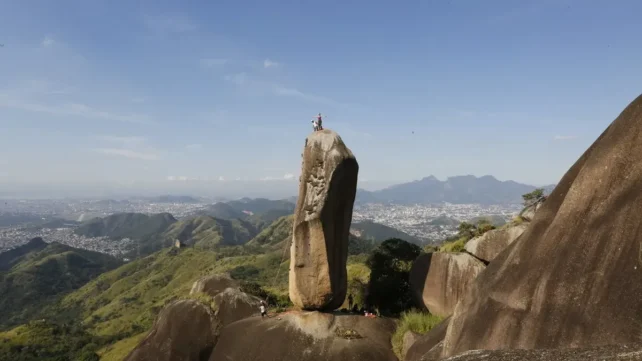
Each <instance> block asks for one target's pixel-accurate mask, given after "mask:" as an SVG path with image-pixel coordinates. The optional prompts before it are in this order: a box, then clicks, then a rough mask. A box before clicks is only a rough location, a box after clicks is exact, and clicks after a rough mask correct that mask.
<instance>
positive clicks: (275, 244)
mask: <svg viewBox="0 0 642 361" xmlns="http://www.w3.org/2000/svg"><path fill="white" fill-rule="evenodd" d="M293 221H294V215H289V216H285V217H281V218H279V219H277V220H275V221H274V222H273V223H272V224H270V225H269V226H268V227H267V228H265V229H264V230H263V231H261V233H259V234H258V235H257V236H256V237H254V239H252V240H251V241H250V242H249V243H248V245H249V246H252V245H255V246H267V247H269V248H270V249H281V248H282V246H283V242H289V241H290V240H291V239H292V222H293Z"/></svg>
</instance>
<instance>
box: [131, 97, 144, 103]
mask: <svg viewBox="0 0 642 361" xmlns="http://www.w3.org/2000/svg"><path fill="white" fill-rule="evenodd" d="M129 101H130V102H132V103H137V104H140V103H144V102H146V101H147V98H146V97H132V98H130V99H129Z"/></svg>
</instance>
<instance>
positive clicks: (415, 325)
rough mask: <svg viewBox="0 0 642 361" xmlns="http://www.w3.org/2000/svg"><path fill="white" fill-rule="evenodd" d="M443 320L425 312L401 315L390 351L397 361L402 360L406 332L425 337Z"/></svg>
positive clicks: (411, 312) (411, 311) (414, 311)
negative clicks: (391, 350) (393, 353)
mask: <svg viewBox="0 0 642 361" xmlns="http://www.w3.org/2000/svg"><path fill="white" fill-rule="evenodd" d="M442 320H443V318H441V317H438V316H435V315H432V314H430V313H427V312H421V311H417V310H410V311H407V312H404V313H402V314H401V318H400V319H399V322H398V324H397V330H396V331H395V333H394V334H393V335H392V349H393V351H394V352H395V355H397V357H398V358H399V360H402V359H403V355H402V351H403V336H404V335H405V334H406V332H408V331H412V332H414V333H418V334H420V335H425V334H426V333H428V331H430V330H432V329H433V327H435V326H437V325H438V324H439V323H440V322H441V321H442Z"/></svg>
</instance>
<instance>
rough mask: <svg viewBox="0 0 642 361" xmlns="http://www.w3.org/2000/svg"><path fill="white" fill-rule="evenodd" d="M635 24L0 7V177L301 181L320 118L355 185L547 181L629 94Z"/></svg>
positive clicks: (504, 12)
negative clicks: (344, 148)
mask: <svg viewBox="0 0 642 361" xmlns="http://www.w3.org/2000/svg"><path fill="white" fill-rule="evenodd" d="M641 12H642V3H641V2H639V1H633V0H630V1H628V0H618V1H579V0H576V1H568V0H555V1H549V0H541V1H508V0H505V1H504V0H502V1H483V2H482V1H468V0H466V1H464V0H452V1H410V0H409V1H403V2H389V1H375V2H372V1H367V2H366V1H349V2H346V1H225V0H219V1H56V2H53V1H29V0H23V1H3V0H0V44H4V46H3V47H0V125H1V126H2V132H0V182H2V183H3V184H18V183H23V184H25V183H43V184H49V185H51V184H98V183H101V184H108V183H109V184H111V183H113V184H132V182H134V183H136V184H141V185H144V184H152V183H154V184H159V185H163V184H169V183H176V182H180V181H181V180H185V179H191V180H192V181H198V182H206V183H207V184H208V185H207V187H210V186H211V187H219V186H221V187H222V184H223V183H225V184H229V183H233V182H234V181H235V180H236V179H240V180H247V181H256V182H259V181H261V180H263V181H266V180H275V179H276V180H280V181H282V182H286V183H287V182H291V183H295V182H296V177H297V176H298V173H299V167H300V154H301V150H302V147H303V144H304V139H305V136H306V135H307V134H308V133H309V132H310V130H311V127H310V119H311V118H312V117H313V116H314V115H315V114H316V113H318V112H322V113H324V114H326V115H327V119H326V120H325V123H324V125H325V126H326V127H327V128H331V129H334V130H336V131H338V132H339V134H340V135H341V136H342V138H343V139H344V140H345V142H346V143H347V144H348V146H349V147H350V148H351V149H352V150H353V152H354V153H355V155H356V156H357V159H358V161H359V164H360V181H361V183H362V185H364V186H367V184H384V183H392V182H401V181H409V180H414V179H419V178H422V177H424V176H427V175H430V174H434V175H435V176H437V177H438V178H440V179H445V178H446V177H448V176H453V175H463V174H474V175H478V176H481V175H485V174H491V175H494V176H496V177H497V178H499V179H501V180H506V179H513V180H517V181H521V182H525V183H530V184H536V185H540V184H548V183H553V182H556V181H557V180H559V178H560V177H561V176H562V175H563V174H564V172H566V170H567V169H568V168H569V167H570V166H571V165H572V164H573V162H575V160H576V159H577V158H578V157H579V156H580V155H581V154H582V152H583V151H584V150H585V149H586V148H587V147H588V146H589V145H590V144H591V143H592V142H593V141H594V140H595V138H596V137H597V136H598V135H599V134H600V133H601V132H602V131H603V130H604V129H605V128H606V127H607V126H608V124H609V123H610V122H611V121H612V120H613V119H614V118H615V117H616V116H617V115H618V114H619V112H620V111H621V110H622V109H623V108H624V107H625V106H626V105H627V104H628V103H629V102H630V101H631V100H633V99H634V98H635V97H636V96H637V95H639V93H640V92H641V90H642V88H640V84H642V67H641V66H640V64H642V47H640V46H639V34H642V23H641V22H640V21H639V14H640V13H641ZM413 132H414V133H413ZM219 179H220V180H224V181H220V180H219Z"/></svg>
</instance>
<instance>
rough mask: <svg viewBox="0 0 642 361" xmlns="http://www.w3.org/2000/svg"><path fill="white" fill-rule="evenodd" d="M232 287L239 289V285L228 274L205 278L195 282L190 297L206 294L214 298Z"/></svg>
mask: <svg viewBox="0 0 642 361" xmlns="http://www.w3.org/2000/svg"><path fill="white" fill-rule="evenodd" d="M230 287H236V288H238V287H239V283H238V282H237V281H236V280H233V279H232V278H231V277H230V276H229V275H228V274H217V275H211V276H205V277H202V278H200V279H199V280H197V281H196V282H194V284H193V285H192V289H191V291H190V292H189V294H190V295H193V294H195V293H205V294H206V295H209V296H210V297H214V296H216V295H218V294H219V293H221V292H223V291H225V290H226V289H227V288H230Z"/></svg>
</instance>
